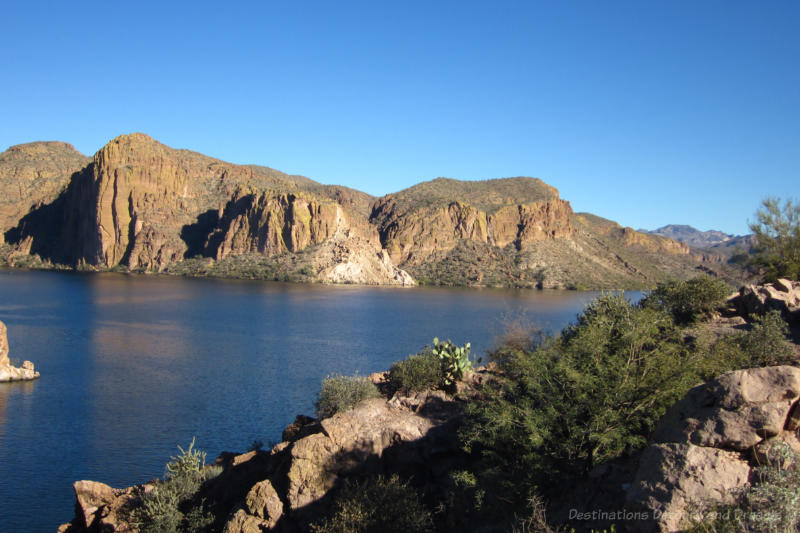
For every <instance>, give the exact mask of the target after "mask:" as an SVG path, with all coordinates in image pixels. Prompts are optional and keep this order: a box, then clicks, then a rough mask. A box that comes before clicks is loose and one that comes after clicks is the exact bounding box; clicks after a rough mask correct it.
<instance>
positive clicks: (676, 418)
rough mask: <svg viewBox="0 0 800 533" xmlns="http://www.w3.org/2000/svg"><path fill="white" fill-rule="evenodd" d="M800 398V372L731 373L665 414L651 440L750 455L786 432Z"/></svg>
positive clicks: (779, 368) (694, 391) (774, 369)
mask: <svg viewBox="0 0 800 533" xmlns="http://www.w3.org/2000/svg"><path fill="white" fill-rule="evenodd" d="M798 398H800V369H797V368H794V367H789V366H777V367H768V368H758V369H748V370H739V371H736V372H728V373H726V374H723V375H722V376H720V377H719V378H717V379H715V380H712V381H711V382H709V383H708V384H703V385H698V386H697V387H695V388H694V389H692V390H691V391H689V392H688V393H687V395H686V396H685V397H684V398H683V399H681V400H680V401H679V402H677V403H676V404H675V405H674V406H673V407H672V408H671V409H670V410H669V411H668V412H667V414H666V415H665V416H664V419H663V420H662V421H661V422H660V423H659V427H658V428H656V430H655V432H654V433H653V436H652V438H653V440H654V441H655V442H690V443H692V444H694V445H697V446H712V447H722V448H732V449H735V450H742V451H744V450H748V449H750V448H751V447H752V446H754V445H755V444H757V443H758V442H760V441H762V440H763V439H764V438H766V437H769V436H775V435H777V434H779V433H780V432H781V431H782V430H783V429H784V424H785V422H786V419H787V417H788V415H789V411H790V409H791V408H792V406H793V404H794V402H795V401H796V400H797V399H798Z"/></svg>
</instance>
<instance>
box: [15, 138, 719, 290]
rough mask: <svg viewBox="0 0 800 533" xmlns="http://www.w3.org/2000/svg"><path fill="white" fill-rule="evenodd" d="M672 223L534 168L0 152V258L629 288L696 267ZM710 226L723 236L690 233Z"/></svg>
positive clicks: (369, 279)
mask: <svg viewBox="0 0 800 533" xmlns="http://www.w3.org/2000/svg"><path fill="white" fill-rule="evenodd" d="M667 228H669V227H667ZM673 228H678V227H677V226H673ZM689 229H691V228H689ZM661 230H665V231H666V229H665V228H661ZM657 231H660V230H657ZM675 231H676V232H674V233H673V234H670V235H667V236H662V235H659V234H656V233H651V234H648V233H643V232H637V231H635V230H633V229H632V228H625V227H622V226H620V225H619V224H617V223H615V222H613V221H610V220H605V219H602V218H600V217H597V216H595V215H591V214H589V213H574V212H573V211H572V208H571V206H570V204H569V202H568V201H566V200H563V199H561V198H560V197H559V194H558V190H557V189H555V188H554V187H551V186H550V185H547V184H546V183H544V182H543V181H541V180H539V179H536V178H526V177H518V178H504V179H492V180H484V181H459V180H454V179H446V178H438V179H435V180H432V181H428V182H424V183H420V184H418V185H415V186H413V187H410V188H408V189H405V190H403V191H400V192H397V193H394V194H389V195H386V196H384V197H382V198H375V197H372V196H370V195H368V194H366V193H363V192H360V191H356V190H353V189H349V188H347V187H341V186H337V185H323V184H321V183H317V182H315V181H313V180H311V179H308V178H306V177H303V176H294V175H289V174H285V173H283V172H280V171H277V170H274V169H271V168H268V167H262V166H255V165H234V164H231V163H226V162H224V161H220V160H218V159H213V158H211V157H207V156H205V155H202V154H198V153H196V152H191V151H188V150H176V149H173V148H170V147H168V146H165V145H163V144H161V143H159V142H157V141H155V140H153V139H152V138H150V137H148V136H147V135H144V134H141V133H134V134H130V135H122V136H120V137H117V138H115V139H113V140H112V141H110V142H109V143H108V144H107V145H106V146H104V147H103V148H101V149H100V150H99V151H98V152H97V153H96V154H95V155H94V156H93V157H86V156H84V155H82V154H80V153H78V152H77V151H76V150H75V149H74V148H73V147H72V146H71V145H68V144H66V143H62V142H36V143H28V144H23V145H17V146H12V147H11V148H9V149H8V150H7V151H6V152H3V153H2V154H0V265H6V266H16V267H29V268H30V267H33V268H55V267H63V266H66V267H71V268H78V269H88V270H122V271H142V272H163V273H170V274H182V275H193V276H219V277H242V278H257V279H282V280H294V281H305V282H331V283H367V284H400V285H409V284H414V283H415V280H416V282H420V283H426V284H439V285H467V286H506V287H508V286H519V287H533V286H538V287H552V288H567V287H575V288H587V289H602V288H643V287H651V286H653V285H654V284H655V283H656V282H657V281H660V280H663V279H666V278H668V277H675V276H677V277H686V276H690V275H692V274H693V273H694V272H696V271H697V269H698V268H705V269H708V268H709V267H708V265H703V264H702V263H703V257H701V256H698V255H697V254H695V253H693V252H692V251H691V249H690V248H689V246H687V244H684V243H682V242H679V240H680V238H682V237H683V236H684V234H683V233H679V232H677V230H675ZM693 231H695V232H696V233H700V234H703V235H705V234H707V233H711V232H705V233H703V232H697V231H696V230H693ZM717 233H719V232H717ZM723 237H729V236H726V235H724V234H721V233H719V235H718V236H716V237H712V236H709V237H707V239H706V240H705V241H703V242H705V243H708V242H710V239H712V238H719V239H722V238H723ZM692 242H697V240H693V241H692ZM718 242H719V241H718ZM711 268H713V266H712V267H711Z"/></svg>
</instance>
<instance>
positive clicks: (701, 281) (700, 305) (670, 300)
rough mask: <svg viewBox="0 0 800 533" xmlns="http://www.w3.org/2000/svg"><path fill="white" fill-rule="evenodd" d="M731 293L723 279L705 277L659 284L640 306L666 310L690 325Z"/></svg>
mask: <svg viewBox="0 0 800 533" xmlns="http://www.w3.org/2000/svg"><path fill="white" fill-rule="evenodd" d="M730 293H731V288H730V287H729V286H728V285H727V284H726V283H724V282H722V281H719V280H716V279H714V278H711V277H709V276H698V277H696V278H692V279H690V280H685V281H675V280H673V281H668V282H665V283H659V284H658V287H657V288H656V289H654V290H652V291H650V293H648V294H647V296H645V297H644V298H643V299H642V305H643V306H645V307H652V308H656V309H664V310H666V311H668V312H669V313H670V314H671V315H672V317H673V318H674V319H675V321H676V322H678V323H679V324H691V323H693V322H695V321H696V320H697V319H698V318H700V317H701V316H703V315H708V314H710V313H711V312H713V311H715V310H716V309H718V308H719V307H720V306H721V305H722V304H723V303H724V302H725V299H726V298H727V297H728V295H729V294H730Z"/></svg>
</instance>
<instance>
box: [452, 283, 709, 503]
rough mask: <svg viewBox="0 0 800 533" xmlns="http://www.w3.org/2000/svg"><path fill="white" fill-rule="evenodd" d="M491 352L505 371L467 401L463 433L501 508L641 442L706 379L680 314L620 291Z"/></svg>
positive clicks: (480, 471)
mask: <svg viewBox="0 0 800 533" xmlns="http://www.w3.org/2000/svg"><path fill="white" fill-rule="evenodd" d="M490 355H491V357H492V359H493V360H494V361H496V362H497V363H498V365H499V367H500V370H501V371H502V376H503V378H502V379H501V380H500V381H499V383H498V384H496V385H492V384H489V385H487V386H486V387H484V389H483V394H484V397H483V398H482V400H481V401H475V402H471V403H470V404H468V406H467V420H466V423H465V425H464V427H463V428H462V430H461V432H460V435H461V438H462V439H463V443H464V445H465V447H466V449H467V450H468V451H472V452H476V453H478V454H479V456H480V462H479V464H478V466H477V470H476V473H477V474H479V477H480V478H481V483H482V484H483V485H484V486H485V487H486V493H487V496H489V497H492V498H494V499H495V502H493V506H495V507H497V508H498V509H502V508H504V506H505V508H506V509H508V508H509V504H510V508H511V509H514V508H519V507H520V506H522V505H524V504H525V502H526V501H527V499H528V498H529V496H530V494H531V492H532V488H533V487H534V486H536V485H540V486H542V487H548V486H552V480H553V479H559V480H562V483H564V482H568V480H569V479H570V478H574V477H578V476H582V475H584V474H585V473H586V472H588V471H589V470H590V469H591V468H592V467H593V466H594V465H596V464H598V463H602V462H604V461H608V460H611V459H614V458H616V457H619V456H621V455H623V454H626V453H629V452H632V451H634V450H636V449H638V448H640V447H642V446H643V445H644V444H645V442H646V439H647V437H648V435H649V433H650V431H651V430H652V428H653V427H654V425H655V423H656V422H657V421H658V419H659V418H660V417H661V415H662V414H663V413H664V412H665V411H666V409H667V408H668V407H669V406H670V405H672V404H673V403H674V402H675V401H676V400H677V399H678V398H680V397H681V396H682V395H683V394H684V393H685V392H686V391H687V390H688V389H689V388H690V387H691V386H692V385H694V384H695V383H696V382H697V381H698V372H697V368H698V364H697V361H696V358H695V357H694V356H693V354H692V353H691V352H690V351H689V350H687V349H686V347H685V346H684V344H683V339H682V335H681V333H680V331H679V330H678V329H677V328H676V327H675V325H674V323H673V320H672V318H671V317H670V316H669V315H668V314H667V313H666V312H664V311H662V310H659V309H653V308H648V307H641V306H638V305H631V304H630V303H629V302H628V301H627V300H626V299H625V298H624V297H622V296H610V295H606V296H602V297H601V298H599V299H598V300H596V301H594V302H593V303H591V304H589V306H587V308H586V311H585V312H584V313H583V314H582V315H581V316H579V317H578V321H577V323H576V324H575V325H573V326H570V327H568V328H566V329H565V330H564V331H563V332H562V334H561V335H560V336H559V337H556V338H543V339H541V340H540V342H539V345H538V346H537V347H536V348H534V349H528V348H526V347H525V343H519V342H517V343H513V344H512V345H509V346H501V347H500V348H498V349H497V350H496V351H495V352H494V353H492V354H490Z"/></svg>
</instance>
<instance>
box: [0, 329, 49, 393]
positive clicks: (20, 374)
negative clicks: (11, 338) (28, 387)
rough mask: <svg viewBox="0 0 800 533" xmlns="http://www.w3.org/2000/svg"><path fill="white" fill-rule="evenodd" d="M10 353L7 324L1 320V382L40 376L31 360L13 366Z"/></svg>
mask: <svg viewBox="0 0 800 533" xmlns="http://www.w3.org/2000/svg"><path fill="white" fill-rule="evenodd" d="M8 353H9V349H8V336H7V332H6V325H5V324H3V323H2V322H0V382H4V381H28V380H32V379H37V378H38V377H39V373H38V372H36V370H35V369H34V367H33V363H32V362H30V361H24V362H23V363H22V366H21V367H15V366H12V365H11V362H10V360H9V358H8Z"/></svg>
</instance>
